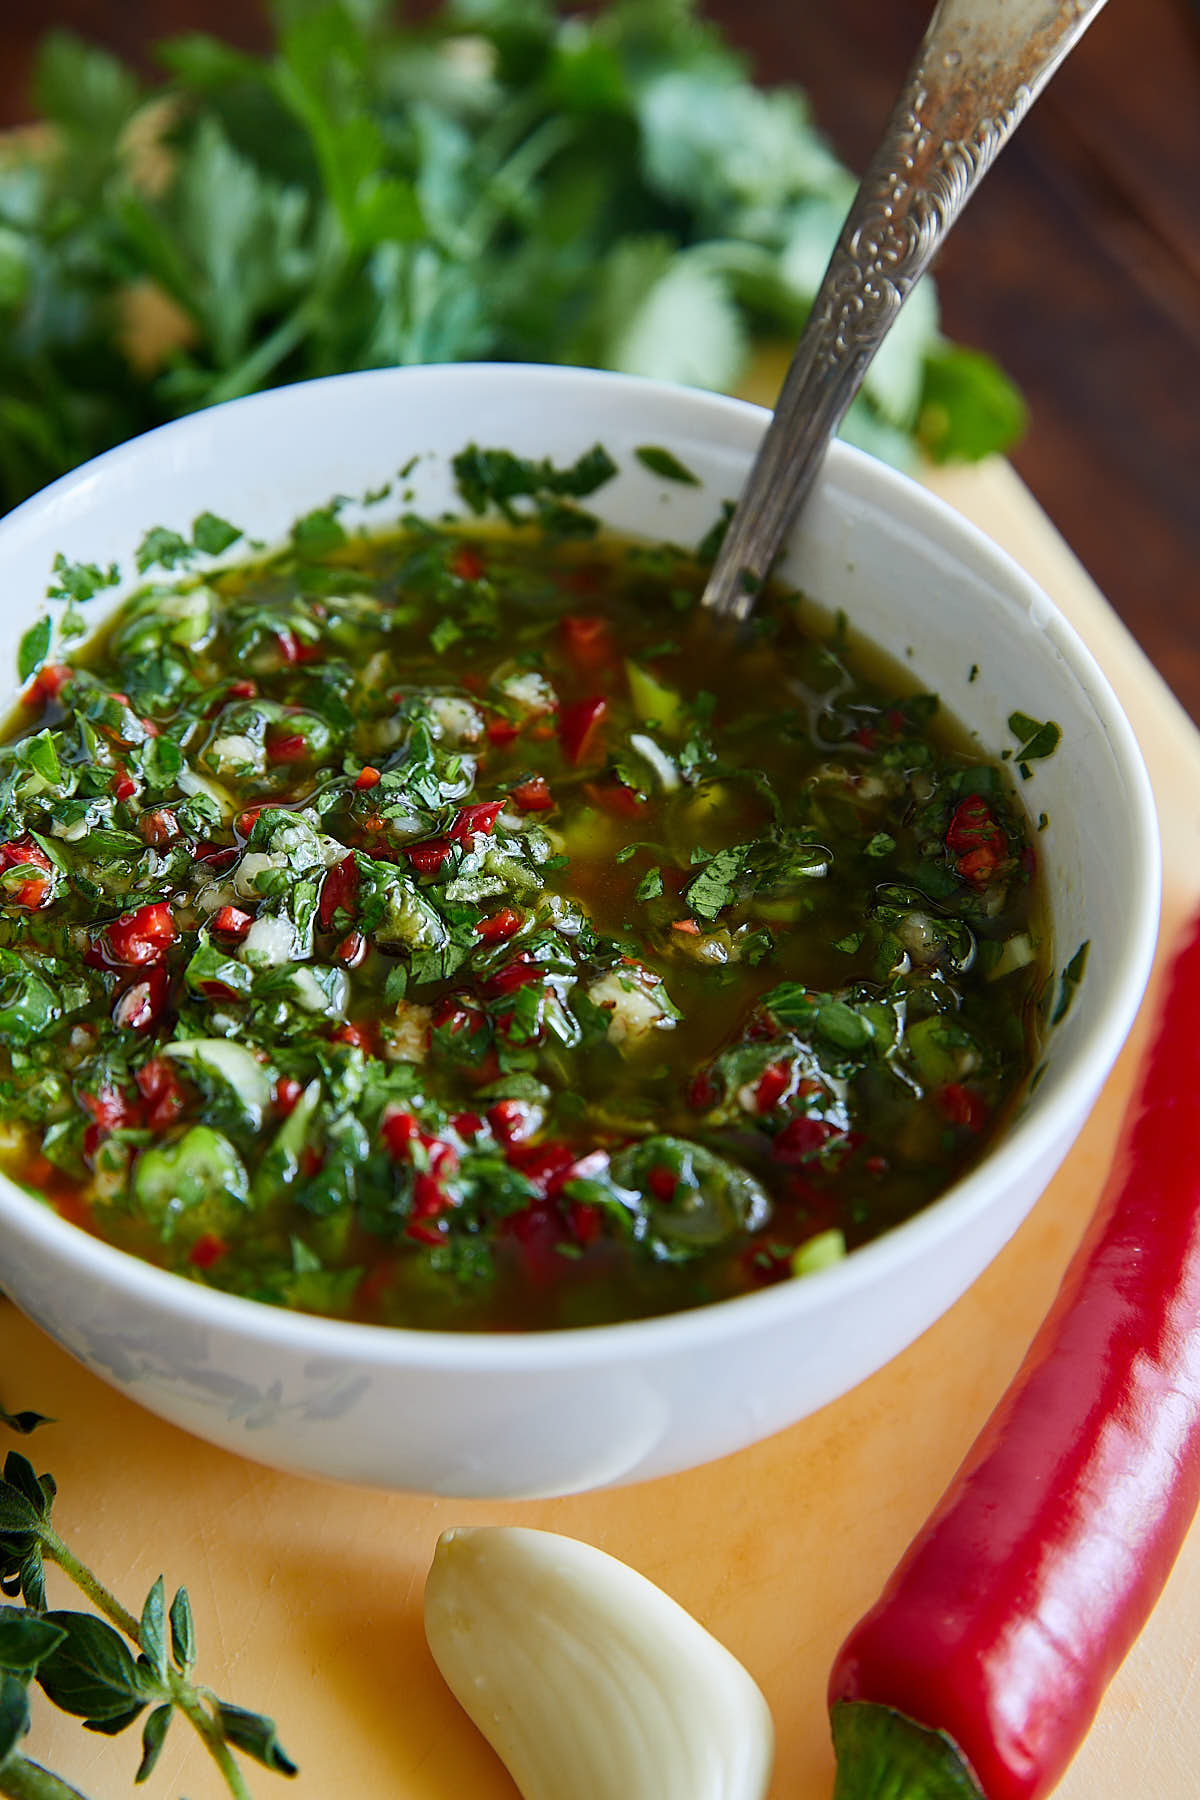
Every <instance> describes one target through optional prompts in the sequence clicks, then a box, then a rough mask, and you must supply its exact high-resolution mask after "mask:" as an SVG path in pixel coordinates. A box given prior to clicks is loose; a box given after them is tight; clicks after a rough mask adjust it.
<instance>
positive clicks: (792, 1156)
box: [771, 1113, 845, 1162]
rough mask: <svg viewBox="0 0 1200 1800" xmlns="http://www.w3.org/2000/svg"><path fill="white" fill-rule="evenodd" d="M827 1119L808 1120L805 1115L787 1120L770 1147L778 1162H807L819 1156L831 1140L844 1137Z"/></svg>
mask: <svg viewBox="0 0 1200 1800" xmlns="http://www.w3.org/2000/svg"><path fill="white" fill-rule="evenodd" d="M844 1136H845V1133H844V1132H843V1131H840V1130H839V1129H838V1127H837V1126H836V1125H831V1124H830V1123H829V1120H828V1119H810V1118H809V1116H808V1114H807V1113H801V1114H800V1116H799V1117H798V1118H795V1119H789V1120H788V1122H787V1124H786V1125H785V1126H784V1128H783V1130H782V1131H781V1132H780V1133H779V1135H778V1137H777V1138H776V1139H775V1142H774V1144H773V1145H772V1147H771V1148H772V1154H773V1155H774V1156H775V1157H776V1158H777V1160H778V1161H779V1162H809V1161H811V1159H812V1158H813V1157H814V1156H817V1155H819V1154H820V1152H821V1151H822V1150H823V1149H824V1148H825V1146H826V1144H827V1143H828V1142H829V1140H830V1139H831V1138H838V1137H844Z"/></svg>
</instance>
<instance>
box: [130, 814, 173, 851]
mask: <svg viewBox="0 0 1200 1800" xmlns="http://www.w3.org/2000/svg"><path fill="white" fill-rule="evenodd" d="M138 830H139V832H140V833H141V835H142V842H143V843H146V844H149V845H150V846H151V848H152V849H155V850H161V849H162V848H163V847H164V845H166V844H173V843H174V842H175V839H176V838H177V837H178V836H179V822H178V820H177V819H176V817H175V814H174V813H173V812H168V810H167V808H166V807H165V806H156V807H155V808H154V809H153V810H152V811H151V812H144V813H143V814H142V816H141V818H140V819H139V820H138Z"/></svg>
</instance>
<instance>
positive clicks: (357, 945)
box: [333, 931, 367, 969]
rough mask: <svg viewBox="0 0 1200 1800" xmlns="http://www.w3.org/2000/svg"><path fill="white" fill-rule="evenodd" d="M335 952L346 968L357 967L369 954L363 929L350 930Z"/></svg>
mask: <svg viewBox="0 0 1200 1800" xmlns="http://www.w3.org/2000/svg"><path fill="white" fill-rule="evenodd" d="M333 954H334V958H335V960H336V961H338V962H340V963H341V964H342V966H343V967H344V968H347V969H357V967H358V965H359V963H360V962H361V961H362V959H363V957H364V956H365V955H366V954H367V940H366V938H365V937H364V936H363V934H362V932H361V931H348V932H347V933H346V936H345V937H344V938H343V939H342V941H341V943H340V944H339V945H338V947H337V949H336V950H335V951H334V953H333Z"/></svg>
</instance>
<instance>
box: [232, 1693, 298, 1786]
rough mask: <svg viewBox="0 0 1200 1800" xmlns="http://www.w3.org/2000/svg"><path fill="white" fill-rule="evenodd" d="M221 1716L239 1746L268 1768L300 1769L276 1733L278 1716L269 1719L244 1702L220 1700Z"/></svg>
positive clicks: (284, 1771)
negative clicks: (250, 1709) (251, 1709)
mask: <svg viewBox="0 0 1200 1800" xmlns="http://www.w3.org/2000/svg"><path fill="white" fill-rule="evenodd" d="M217 1717H218V1718H219V1719H220V1721H221V1728H222V1730H223V1731H224V1733H225V1736H226V1737H227V1738H228V1739H229V1742H230V1743H231V1744H232V1745H233V1746H234V1748H235V1749H237V1750H241V1751H243V1752H244V1753H245V1754H246V1755H247V1756H252V1757H253V1758H254V1760H255V1762H260V1763H262V1764H263V1766H264V1768H267V1769H274V1770H275V1772H276V1773H277V1774H279V1775H295V1774H297V1773H298V1772H299V1771H298V1770H297V1767H296V1764H295V1763H294V1762H293V1761H292V1759H291V1757H290V1756H289V1755H288V1754H287V1752H286V1750H285V1749H284V1748H283V1745H282V1744H281V1743H280V1742H279V1739H278V1737H277V1736H276V1733H275V1721H274V1719H268V1718H266V1717H265V1716H264V1714H262V1713H254V1712H247V1711H246V1710H245V1708H244V1707H241V1706H231V1705H230V1704H229V1703H228V1701H225V1700H218V1702H217Z"/></svg>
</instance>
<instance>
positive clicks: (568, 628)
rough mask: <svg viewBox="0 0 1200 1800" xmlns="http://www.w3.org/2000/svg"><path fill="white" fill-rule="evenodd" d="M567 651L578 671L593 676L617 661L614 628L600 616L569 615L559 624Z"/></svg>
mask: <svg viewBox="0 0 1200 1800" xmlns="http://www.w3.org/2000/svg"><path fill="white" fill-rule="evenodd" d="M559 631H560V632H561V634H562V641H563V649H564V650H565V651H566V653H567V655H568V656H569V657H570V659H571V661H572V662H573V663H574V664H575V667H576V668H577V669H580V670H585V671H588V672H589V673H590V672H592V671H594V670H596V669H600V668H603V667H604V665H605V663H612V662H615V661H616V656H617V653H616V647H615V645H614V644H613V636H612V627H611V626H610V625H609V622H608V620H607V619H603V618H601V617H600V616H599V614H597V613H566V614H564V616H563V618H562V619H561V620H560V622H559Z"/></svg>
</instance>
